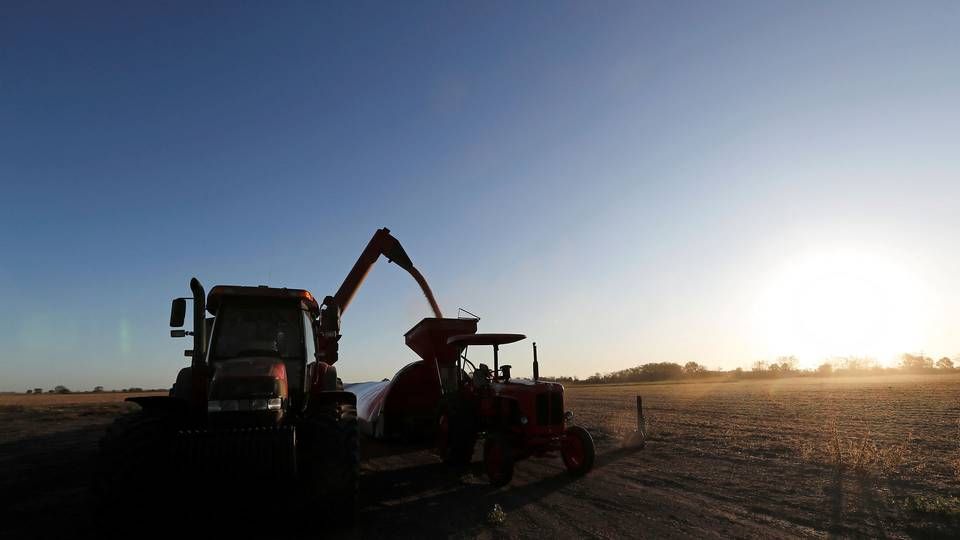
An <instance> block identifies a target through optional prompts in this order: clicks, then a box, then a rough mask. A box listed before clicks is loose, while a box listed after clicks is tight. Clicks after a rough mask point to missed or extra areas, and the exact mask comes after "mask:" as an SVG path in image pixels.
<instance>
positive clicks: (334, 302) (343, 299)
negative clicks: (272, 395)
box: [319, 227, 443, 364]
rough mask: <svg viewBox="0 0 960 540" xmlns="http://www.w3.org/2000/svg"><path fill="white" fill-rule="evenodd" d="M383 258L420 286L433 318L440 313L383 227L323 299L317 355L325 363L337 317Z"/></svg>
mask: <svg viewBox="0 0 960 540" xmlns="http://www.w3.org/2000/svg"><path fill="white" fill-rule="evenodd" d="M381 256H383V257H386V259H387V261H388V262H392V263H396V265H397V266H399V267H400V268H403V269H404V270H406V271H407V272H408V273H409V274H410V275H411V276H413V279H415V280H416V281H417V283H418V284H419V285H420V289H421V290H422V291H423V295H424V296H425V297H426V298H427V302H429V303H430V308H431V309H432V310H433V314H434V316H435V317H438V318H439V317H443V315H442V314H441V313H440V306H439V305H437V301H436V299H435V298H434V297H433V292H432V291H431V290H430V286H429V285H428V284H427V280H426V279H424V277H423V274H421V273H420V271H419V270H417V269H416V267H415V266H413V262H411V261H410V257H409V256H408V255H407V252H406V251H404V249H403V246H401V245H400V242H399V241H398V240H397V239H396V238H394V237H393V236H391V234H390V229H387V228H386V227H384V228H383V229H378V230H377V232H376V233H374V235H373V238H371V239H370V242H369V243H367V247H366V248H364V249H363V252H362V253H360V257H359V258H358V259H357V262H356V263H354V265H353V268H351V269H350V272H349V273H348V274H347V277H346V278H344V280H343V283H342V284H340V288H339V289H337V292H336V294H334V295H333V296H328V297H326V298H324V300H323V304H322V306H321V311H320V348H319V352H320V355H321V356H322V357H323V358H322V360H323V361H324V362H326V363H327V364H334V363H336V361H337V340H339V339H340V316H341V315H343V313H344V312H345V311H346V310H347V307H349V306H350V302H351V301H352V300H353V297H354V296H356V294H357V291H358V290H359V289H360V286H361V285H362V284H363V280H364V279H366V277H367V274H369V273H370V270H371V269H372V268H373V265H374V264H375V263H376V262H377V260H378V259H379V258H380V257H381Z"/></svg>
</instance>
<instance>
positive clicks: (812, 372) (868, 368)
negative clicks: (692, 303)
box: [542, 354, 958, 384]
mask: <svg viewBox="0 0 960 540" xmlns="http://www.w3.org/2000/svg"><path fill="white" fill-rule="evenodd" d="M798 365H799V362H798V360H797V358H796V357H794V356H781V357H779V358H777V359H776V360H773V361H767V360H759V361H757V362H754V363H753V365H752V366H751V368H750V369H749V370H745V369H743V368H739V367H738V368H736V369H734V370H732V371H724V370H723V369H718V370H710V369H707V368H706V367H705V366H703V365H702V364H699V363H697V362H687V363H686V364H683V365H680V364H677V363H675V362H655V363H649V364H641V365H639V366H634V367H631V368H627V369H621V370H618V371H613V372H610V373H599V372H598V373H594V374H593V375H590V376H589V377H587V378H585V379H580V378H579V377H565V376H560V377H542V379H544V380H549V381H555V382H559V383H564V384H608V383H633V382H652V381H670V380H683V379H697V378H705V377H727V378H734V379H772V378H779V377H815V376H834V375H838V376H840V375H870V374H884V373H940V374H945V373H953V372H956V371H958V370H957V368H956V367H955V362H954V360H952V359H950V358H948V357H946V356H944V357H942V358H940V359H939V360H934V359H933V358H931V357H928V356H924V355H923V354H919V355H913V354H903V355H901V356H900V362H899V365H898V366H897V367H890V368H887V367H883V366H882V365H880V364H879V363H878V362H877V361H876V360H875V359H873V358H870V357H860V356H848V357H837V358H831V359H829V360H827V361H825V362H823V363H822V364H820V365H819V366H817V367H816V368H814V369H800V368H799V367H798Z"/></svg>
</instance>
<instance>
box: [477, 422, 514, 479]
mask: <svg viewBox="0 0 960 540" xmlns="http://www.w3.org/2000/svg"><path fill="white" fill-rule="evenodd" d="M483 467H484V469H485V470H486V472H487V478H488V479H489V480H490V485H492V486H494V487H501V486H505V485H507V484H509V483H510V480H512V479H513V445H512V444H510V439H508V438H507V437H506V436H505V435H504V434H502V433H491V434H488V435H487V439H486V441H484V444H483Z"/></svg>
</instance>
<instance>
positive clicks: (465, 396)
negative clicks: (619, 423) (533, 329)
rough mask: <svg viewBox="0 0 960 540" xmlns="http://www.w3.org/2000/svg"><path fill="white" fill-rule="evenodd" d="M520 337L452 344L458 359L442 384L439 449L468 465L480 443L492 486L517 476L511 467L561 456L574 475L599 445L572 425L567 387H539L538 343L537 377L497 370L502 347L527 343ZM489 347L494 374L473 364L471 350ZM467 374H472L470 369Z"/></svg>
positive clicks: (587, 465) (472, 337)
mask: <svg viewBox="0 0 960 540" xmlns="http://www.w3.org/2000/svg"><path fill="white" fill-rule="evenodd" d="M525 337H526V336H524V335H522V334H462V335H455V336H451V337H449V338H448V339H447V343H446V344H447V346H448V347H453V348H454V349H456V350H457V351H458V352H457V361H456V365H455V366H451V367H453V369H452V370H447V374H446V375H447V376H446V377H444V376H443V370H441V380H442V381H443V384H444V386H445V387H444V391H443V401H442V403H443V406H442V408H441V414H440V415H439V419H438V428H437V448H438V451H439V453H440V455H441V457H442V458H443V459H444V461H447V462H450V463H454V464H458V463H459V464H463V463H469V461H470V459H471V457H472V455H473V449H474V445H475V442H476V440H477V438H478V437H481V438H482V439H483V465H484V469H485V471H486V474H487V477H488V478H489V480H490V483H491V484H492V485H494V486H503V485H506V484H508V483H510V480H511V479H512V478H513V467H514V463H515V462H516V461H518V460H521V459H526V458H528V457H532V456H533V457H544V456H549V455H555V454H554V453H555V452H557V451H559V453H560V456H561V458H562V460H563V464H564V465H565V466H566V469H567V471H568V472H569V473H570V474H571V475H574V476H581V475H584V474H586V473H587V472H588V471H590V469H591V468H592V467H593V463H594V458H595V452H596V450H595V446H594V443H593V438H592V437H591V436H590V433H589V432H588V431H587V430H586V429H584V428H582V427H580V426H576V425H570V424H571V421H572V419H573V413H571V412H569V411H565V410H564V408H563V385H561V384H558V383H553V382H544V381H540V380H539V378H540V376H539V364H538V362H537V345H536V343H534V344H533V379H532V380H531V379H518V378H512V377H511V375H510V369H511V366H509V365H499V352H500V346H501V345H506V344H508V343H514V342H517V341H520V340H522V339H525ZM471 346H472V347H476V346H492V347H493V369H492V370H491V369H490V368H489V367H488V366H487V365H485V364H479V365H477V366H474V365H473V363H472V362H471V361H470V360H469V359H468V357H467V350H468V348H469V347H471ZM468 367H469V368H470V371H469V372H468V371H467V368H468Z"/></svg>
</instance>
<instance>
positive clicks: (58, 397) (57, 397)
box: [0, 392, 166, 407]
mask: <svg viewBox="0 0 960 540" xmlns="http://www.w3.org/2000/svg"><path fill="white" fill-rule="evenodd" d="M164 394H166V392H137V393H133V394H130V393H123V392H102V393H96V394H94V393H89V394H0V407H2V406H21V407H45V406H50V405H81V404H95V403H115V402H121V401H123V400H124V399H126V398H128V397H131V396H158V395H164Z"/></svg>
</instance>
